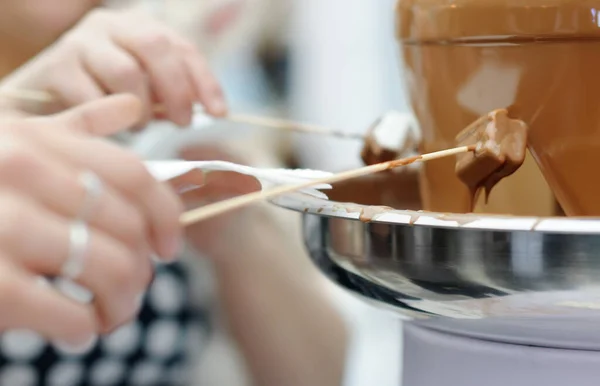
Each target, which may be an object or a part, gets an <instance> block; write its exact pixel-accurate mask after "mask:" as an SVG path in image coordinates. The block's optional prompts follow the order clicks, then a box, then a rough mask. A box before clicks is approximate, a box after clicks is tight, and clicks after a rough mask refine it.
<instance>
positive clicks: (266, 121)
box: [225, 114, 365, 141]
mask: <svg viewBox="0 0 600 386" xmlns="http://www.w3.org/2000/svg"><path fill="white" fill-rule="evenodd" d="M225 119H227V120H228V121H231V122H237V123H245V124H250V125H256V126H265V127H271V128H274V129H284V130H289V131H299V132H303V133H313V134H321V135H328V136H333V137H338V138H346V139H358V140H361V141H362V140H364V138H365V137H364V135H362V134H354V133H346V132H343V131H341V130H335V129H332V128H329V127H325V126H318V125H312V124H306V123H299V122H293V121H288V120H284V119H276V118H267V117H256V116H250V115H243V114H230V115H229V116H227V117H226V118H225Z"/></svg>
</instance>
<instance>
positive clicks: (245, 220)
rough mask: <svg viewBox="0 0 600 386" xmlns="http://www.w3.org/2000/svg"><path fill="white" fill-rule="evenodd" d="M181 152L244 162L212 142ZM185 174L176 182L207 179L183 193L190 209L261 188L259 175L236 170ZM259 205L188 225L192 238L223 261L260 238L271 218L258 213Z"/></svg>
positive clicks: (199, 157)
mask: <svg viewBox="0 0 600 386" xmlns="http://www.w3.org/2000/svg"><path fill="white" fill-rule="evenodd" d="M180 156H181V157H182V158H183V159H186V160H193V161H206V160H221V161H229V162H235V163H238V164H244V162H243V160H241V159H239V158H238V157H235V156H233V155H232V154H229V153H228V152H227V151H225V150H223V149H220V148H219V147H217V146H214V145H209V144H206V145H194V146H190V147H188V148H185V149H183V150H182V151H181V154H180ZM182 178H183V179H184V180H181V181H177V180H176V181H173V182H174V183H175V184H182V185H185V184H190V183H193V184H200V183H203V186H202V187H200V188H198V189H195V190H192V191H189V192H188V193H185V194H184V195H183V196H182V198H183V200H184V202H185V204H186V207H187V208H190V209H191V208H197V207H200V206H202V205H208V204H211V203H214V202H218V201H221V200H224V199H228V198H233V197H236V196H239V195H243V194H248V193H252V192H256V191H259V190H260V189H261V184H260V182H259V181H258V180H257V179H256V178H254V177H252V176H247V175H243V174H239V173H234V172H224V171H218V172H217V171H211V172H210V173H207V174H203V173H202V172H201V171H199V170H196V171H193V172H192V173H190V174H188V175H184V176H182ZM256 209H257V208H256V207H253V206H251V207H245V208H242V209H238V210H234V211H232V212H228V213H225V214H223V215H220V216H217V217H215V218H212V219H208V220H206V221H202V222H199V223H197V224H194V225H191V226H188V227H187V229H186V235H187V236H188V240H189V241H190V243H191V244H192V245H193V246H194V247H195V248H196V249H197V250H198V251H200V252H202V253H203V254H205V255H206V256H207V257H209V258H211V259H213V260H214V261H220V262H222V261H223V260H224V259H226V258H227V257H228V256H230V255H235V254H237V253H238V251H240V250H244V248H246V247H247V246H248V245H249V244H253V243H255V242H256V241H257V239H256V233H260V231H261V230H262V229H263V227H264V226H265V224H266V223H267V222H264V221H260V220H259V218H258V217H256V215H259V213H260V212H259V211H257V210H256Z"/></svg>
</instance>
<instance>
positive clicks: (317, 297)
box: [217, 232, 347, 386]
mask: <svg viewBox="0 0 600 386" xmlns="http://www.w3.org/2000/svg"><path fill="white" fill-rule="evenodd" d="M268 236H269V237H265V234H264V233H263V234H262V235H261V237H255V238H254V242H253V243H244V244H245V245H244V248H242V247H240V249H241V250H240V251H239V253H236V254H235V256H231V255H230V256H227V258H226V259H224V261H225V263H218V264H217V276H218V282H219V296H220V300H221V302H222V304H223V307H224V310H225V312H226V315H227V318H228V321H229V324H230V326H229V327H230V330H231V333H232V334H233V336H234V337H235V338H236V340H237V342H238V344H239V345H240V348H241V350H242V352H243V353H244V357H245V358H246V361H247V364H248V367H249V369H250V372H251V373H252V375H253V378H254V381H255V383H256V384H257V385H260V386H271V385H272V386H280V385H286V386H305V385H306V386H336V385H340V384H341V382H342V377H343V373H344V363H345V357H346V341H347V336H346V329H345V325H344V322H343V320H342V318H341V316H340V315H338V314H337V312H336V310H335V309H334V307H333V305H332V304H330V303H329V301H328V299H327V294H326V293H325V291H324V290H323V289H324V288H323V286H320V285H319V279H320V277H318V276H317V275H318V272H316V270H315V269H313V268H312V266H309V264H310V263H309V262H307V261H306V260H305V259H307V257H306V256H304V255H303V251H302V250H299V248H295V247H293V246H292V245H293V243H292V245H290V243H287V242H286V240H285V237H281V236H282V234H279V233H277V232H274V233H273V234H270V235H268ZM278 236H279V237H278ZM298 237H299V235H298ZM232 242H233V241H232ZM307 266H308V269H307Z"/></svg>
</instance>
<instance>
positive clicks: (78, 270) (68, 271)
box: [61, 220, 90, 280]
mask: <svg viewBox="0 0 600 386" xmlns="http://www.w3.org/2000/svg"><path fill="white" fill-rule="evenodd" d="M89 244H90V231H89V228H88V226H87V224H86V223H85V222H84V221H81V220H76V221H73V222H72V223H71V225H70V227H69V254H68V256H67V259H66V260H65V262H64V264H63V266H62V268H61V275H62V276H63V277H65V278H67V279H71V280H76V279H77V278H78V277H79V276H80V275H81V274H82V272H83V269H84V266H85V256H86V254H87V252H88V248H89Z"/></svg>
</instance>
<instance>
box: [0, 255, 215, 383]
mask: <svg viewBox="0 0 600 386" xmlns="http://www.w3.org/2000/svg"><path fill="white" fill-rule="evenodd" d="M188 279H189V278H188V276H187V273H186V272H185V270H184V269H183V267H182V266H179V265H177V264H172V265H168V266H160V267H158V268H157V271H156V277H155V280H154V282H153V283H152V285H151V287H150V289H149V291H148V294H147V296H146V298H145V301H144V304H143V306H142V310H141V312H140V315H139V317H138V319H137V320H134V321H133V322H131V323H129V324H127V325H125V326H123V327H121V328H119V329H118V330H116V331H115V332H113V333H112V334H110V335H108V336H105V337H102V338H100V339H99V341H98V343H97V344H96V346H95V347H94V348H93V349H92V350H91V351H90V352H89V353H87V354H85V355H82V356H75V355H69V354H68V353H64V352H61V351H60V350H59V349H56V348H55V347H53V346H52V345H50V344H48V343H47V342H46V341H45V340H44V339H42V338H41V337H40V336H39V335H37V334H35V333H32V332H29V331H7V332H5V333H4V334H2V335H1V336H0V385H10V386H38V385H39V386H42V385H44V386H45V385H49V386H80V385H81V386H83V385H89V386H121V385H122V386H125V385H127V386H138V385H140V386H152V385H157V386H158V385H159V386H178V385H184V384H185V383H186V381H187V370H188V366H187V365H188V362H187V360H188V354H189V353H190V352H191V350H193V351H194V352H197V350H198V348H199V347H201V346H202V345H203V343H204V342H203V339H204V337H206V336H207V335H208V333H209V328H210V326H209V323H208V321H209V319H208V317H207V314H206V312H205V310H192V309H190V308H189V306H188V305H189V304H191V303H190V301H189V300H190V293H189V287H188V286H187V283H188Z"/></svg>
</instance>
